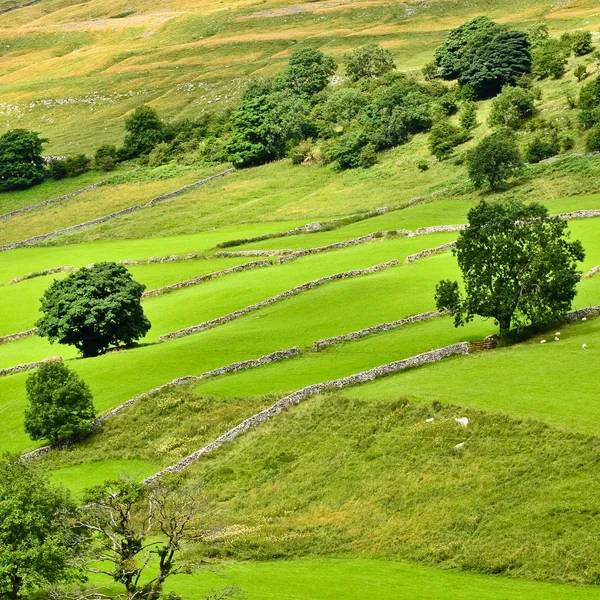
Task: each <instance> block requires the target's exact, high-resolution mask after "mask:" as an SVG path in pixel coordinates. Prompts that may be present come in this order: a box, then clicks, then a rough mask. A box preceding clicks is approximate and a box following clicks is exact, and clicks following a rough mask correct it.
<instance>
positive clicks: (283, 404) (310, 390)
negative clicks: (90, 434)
mask: <svg viewBox="0 0 600 600" xmlns="http://www.w3.org/2000/svg"><path fill="white" fill-rule="evenodd" d="M468 353H469V344H468V343H466V342H461V343H459V344H453V345H452V346H446V347H445V348H439V349H437V350H431V351H430V352H425V353H423V354H418V355H417V356H412V357H410V358H406V359H403V360H399V361H396V362H392V363H389V364H387V365H383V366H381V367H375V368H374V369H369V370H368V371H363V372H362V373H358V374H356V375H350V376H349V377H344V378H342V379H335V380H333V381H326V382H324V383H317V384H314V385H309V386H307V387H304V388H302V389H301V390H298V391H297V392H293V393H292V394H289V395H288V396H285V397H284V398H282V399H281V400H279V401H278V402H276V403H275V404H273V406H271V407H269V408H267V409H265V410H263V411H261V412H259V413H257V414H256V415H254V416H252V417H250V418H249V419H246V420H245V421H243V422H242V423H240V424H239V425H237V426H236V427H234V428H233V429H231V430H229V431H228V432H227V433H225V434H224V435H222V436H220V437H218V438H217V439H216V440H215V441H214V442H212V443H210V444H208V445H207V446H204V448H201V449H200V450H197V451H196V452H194V453H193V454H190V455H189V456H188V457H186V458H184V459H183V460H181V461H179V462H178V463H176V464H175V465H172V466H170V467H167V468H166V469H164V470H163V471H160V472H159V473H157V474H156V475H153V476H151V477H148V478H147V479H145V480H144V483H146V484H149V483H152V482H154V481H156V480H157V479H159V478H160V477H163V476H164V475H167V474H169V473H178V472H180V471H183V470H184V469H185V468H186V467H188V466H189V465H191V464H192V463H193V462H195V461H196V460H198V459H199V458H200V457H201V456H203V455H204V454H208V453H209V452H212V451H213V450H216V449H217V448H220V447H221V446H222V445H223V444H225V443H227V442H231V441H233V440H235V439H236V438H237V437H239V436H240V435H243V434H244V433H246V432H247V431H248V430H249V429H251V428H253V427H256V426H257V425H259V424H260V423H263V422H265V421H267V420H269V419H271V418H272V417H275V416H276V415H278V414H279V413H280V412H281V411H283V410H285V409H286V408H289V407H290V406H293V405H294V404H299V403H300V402H302V401H303V400H306V399H307V398H310V397H312V396H316V395H318V394H322V393H324V392H329V391H333V390H340V389H343V388H346V387H349V386H353V385H358V384H361V383H366V382H368V381H373V380H374V379H378V378H380V377H384V376H386V375H390V374H392V373H398V372H400V371H404V370H406V369H410V368H414V367H418V366H421V365H425V364H428V363H434V362H438V361H440V360H443V359H445V358H448V357H450V356H454V355H458V354H468Z"/></svg>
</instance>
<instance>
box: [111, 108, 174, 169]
mask: <svg viewBox="0 0 600 600" xmlns="http://www.w3.org/2000/svg"><path fill="white" fill-rule="evenodd" d="M125 131H126V132H127V134H126V135H125V140H124V142H123V148H122V150H121V158H135V157H136V156H141V155H142V154H149V153H150V152H151V151H152V150H153V148H154V147H155V146H157V145H158V144H160V142H162V141H164V138H165V126H164V123H163V122H162V121H161V120H160V117H159V116H158V113H157V112H156V111H155V110H154V109H153V108H152V107H151V106H139V107H138V108H136V109H135V110H134V111H133V113H132V114H131V115H130V116H129V117H127V120H126V121H125Z"/></svg>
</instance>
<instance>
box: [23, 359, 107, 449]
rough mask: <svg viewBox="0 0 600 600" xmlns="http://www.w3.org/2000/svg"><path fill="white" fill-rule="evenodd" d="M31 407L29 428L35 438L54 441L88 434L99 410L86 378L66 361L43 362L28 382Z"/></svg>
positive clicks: (28, 378) (27, 421)
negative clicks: (95, 408)
mask: <svg viewBox="0 0 600 600" xmlns="http://www.w3.org/2000/svg"><path fill="white" fill-rule="evenodd" d="M25 388H26V390H27V400H28V402H29V407H28V408H27V409H26V411H25V431H26V432H27V433H28V434H29V437H31V439H32V440H49V441H50V442H52V443H55V442H57V441H58V440H60V439H63V438H68V437H70V436H72V435H78V434H81V433H85V432H86V431H88V430H89V426H90V423H91V422H92V421H93V420H94V418H95V416H96V413H95V410H94V403H93V399H92V393H91V392H90V389H89V388H88V386H87V385H86V383H85V381H83V379H81V378H80V377H79V375H78V374H77V373H76V372H75V371H72V370H71V369H69V368H68V367H67V366H66V365H65V364H63V363H62V362H58V361H54V362H48V363H45V364H43V365H42V366H41V367H39V369H37V371H35V372H34V373H32V374H31V375H29V377H27V381H26V382H25Z"/></svg>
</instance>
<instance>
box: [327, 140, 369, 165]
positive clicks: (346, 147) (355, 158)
mask: <svg viewBox="0 0 600 600" xmlns="http://www.w3.org/2000/svg"><path fill="white" fill-rule="evenodd" d="M368 143H369V138H368V137H367V136H366V135H365V134H364V133H363V132H362V131H352V132H349V133H346V134H344V135H343V136H342V137H341V138H340V139H339V140H338V141H337V143H336V144H335V145H334V146H333V148H331V150H330V151H329V152H328V160H329V161H330V162H333V163H335V168H336V169H355V168H357V167H359V166H361V155H362V151H363V148H365V146H366V145H367V144H368Z"/></svg>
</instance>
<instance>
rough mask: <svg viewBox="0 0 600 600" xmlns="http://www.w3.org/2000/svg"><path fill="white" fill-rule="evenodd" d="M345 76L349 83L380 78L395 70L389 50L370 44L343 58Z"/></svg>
mask: <svg viewBox="0 0 600 600" xmlns="http://www.w3.org/2000/svg"><path fill="white" fill-rule="evenodd" d="M344 60H345V61H346V75H348V77H349V79H350V80H351V81H359V80H361V79H371V78H375V77H381V76H382V75H385V74H386V73H389V72H390V71H393V70H394V68H395V65H394V57H393V56H392V53H391V52H390V51H389V50H386V49H385V48H382V47H381V46H379V45H378V44H375V43H370V44H367V45H365V46H362V47H361V48H356V50H354V51H353V52H351V53H349V54H346V55H345V56H344Z"/></svg>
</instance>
